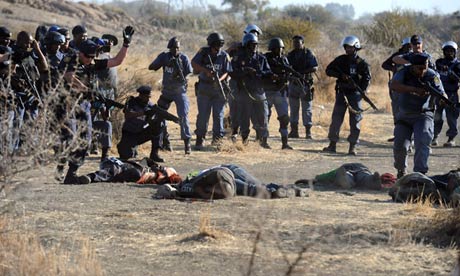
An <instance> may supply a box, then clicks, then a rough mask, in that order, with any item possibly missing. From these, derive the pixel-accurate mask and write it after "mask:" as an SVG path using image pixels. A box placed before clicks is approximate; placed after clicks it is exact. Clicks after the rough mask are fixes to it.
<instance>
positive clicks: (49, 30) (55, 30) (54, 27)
mask: <svg viewBox="0 0 460 276" xmlns="http://www.w3.org/2000/svg"><path fill="white" fill-rule="evenodd" d="M59 29H60V28H59V26H56V25H53V26H51V27H50V28H49V29H48V32H57V30H59Z"/></svg>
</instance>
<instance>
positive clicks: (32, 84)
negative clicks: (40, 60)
mask: <svg viewBox="0 0 460 276" xmlns="http://www.w3.org/2000/svg"><path fill="white" fill-rule="evenodd" d="M16 66H18V67H19V68H20V69H21V70H22V71H23V72H24V76H25V77H26V82H27V85H28V86H29V88H30V91H31V92H32V96H34V97H35V98H36V99H37V100H38V102H39V103H40V104H41V105H43V101H42V98H41V97H40V93H39V92H38V89H37V87H36V86H35V82H34V81H32V79H31V78H30V76H29V73H28V72H27V70H26V68H24V65H23V64H21V63H18V64H17V65H16Z"/></svg>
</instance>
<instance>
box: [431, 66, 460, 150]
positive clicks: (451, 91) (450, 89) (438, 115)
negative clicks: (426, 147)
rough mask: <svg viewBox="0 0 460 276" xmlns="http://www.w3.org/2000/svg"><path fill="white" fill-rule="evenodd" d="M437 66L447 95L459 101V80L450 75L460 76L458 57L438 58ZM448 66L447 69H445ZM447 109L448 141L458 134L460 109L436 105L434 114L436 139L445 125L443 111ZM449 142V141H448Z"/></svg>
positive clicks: (456, 101) (454, 100)
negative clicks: (451, 58)
mask: <svg viewBox="0 0 460 276" xmlns="http://www.w3.org/2000/svg"><path fill="white" fill-rule="evenodd" d="M436 68H437V71H438V73H439V75H440V78H441V82H442V86H443V87H444V91H445V92H446V94H447V97H449V99H450V100H451V101H452V102H454V103H458V89H459V81H458V79H456V78H455V77H453V76H451V75H450V72H453V73H454V74H456V75H457V76H460V61H459V60H458V59H457V58H454V59H453V60H448V59H446V58H440V59H438V60H436ZM443 68H447V70H445V69H443ZM444 110H445V111H446V120H447V125H448V126H449V129H448V130H447V132H446V135H447V137H448V141H452V140H453V139H454V138H455V136H457V134H458V127H457V121H458V117H459V109H458V107H455V108H444V106H442V105H436V111H435V115H434V138H433V141H434V140H436V138H437V137H438V135H439V133H441V129H442V125H443V123H444V122H443V118H442V116H443V111H444ZM446 144H447V143H446Z"/></svg>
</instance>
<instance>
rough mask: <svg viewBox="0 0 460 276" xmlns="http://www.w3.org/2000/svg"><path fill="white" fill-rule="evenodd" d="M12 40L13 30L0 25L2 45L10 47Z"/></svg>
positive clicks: (0, 44) (0, 42)
mask: <svg viewBox="0 0 460 276" xmlns="http://www.w3.org/2000/svg"><path fill="white" fill-rule="evenodd" d="M10 41H11V32H10V30H8V29H7V28H6V27H4V26H1V27H0V46H5V47H8V46H9V45H10Z"/></svg>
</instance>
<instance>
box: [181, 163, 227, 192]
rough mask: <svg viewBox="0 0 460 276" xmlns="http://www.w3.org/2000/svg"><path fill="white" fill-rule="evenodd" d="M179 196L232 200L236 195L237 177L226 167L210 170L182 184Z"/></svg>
mask: <svg viewBox="0 0 460 276" xmlns="http://www.w3.org/2000/svg"><path fill="white" fill-rule="evenodd" d="M178 194H179V196H180V197H186V198H190V197H192V198H201V199H224V198H231V197H233V196H235V194H236V189H235V176H234V175H233V172H232V171H231V170H229V169H228V168H225V167H214V168H210V169H207V170H204V171H202V172H201V173H200V174H198V175H197V176H195V177H193V178H190V179H188V178H187V179H186V180H185V181H184V182H182V183H181V184H180V186H179V193H178Z"/></svg>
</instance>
